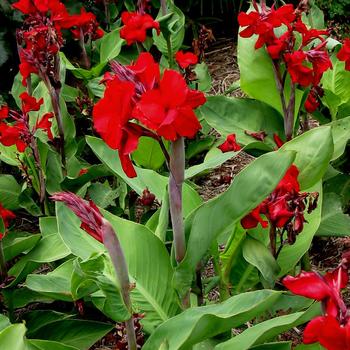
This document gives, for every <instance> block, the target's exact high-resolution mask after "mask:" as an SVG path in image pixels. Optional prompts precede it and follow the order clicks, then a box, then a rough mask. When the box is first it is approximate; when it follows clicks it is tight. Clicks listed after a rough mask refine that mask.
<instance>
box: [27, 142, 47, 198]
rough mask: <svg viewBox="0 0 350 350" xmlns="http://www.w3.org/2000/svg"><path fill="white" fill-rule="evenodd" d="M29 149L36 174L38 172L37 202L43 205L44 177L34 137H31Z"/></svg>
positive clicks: (44, 192)
mask: <svg viewBox="0 0 350 350" xmlns="http://www.w3.org/2000/svg"><path fill="white" fill-rule="evenodd" d="M31 148H32V150H33V155H34V160H35V165H36V166H37V168H38V172H39V200H40V203H43V202H44V200H45V194H46V185H45V177H44V172H43V169H42V166H41V160H40V153H39V149H38V144H37V142H36V140H35V138H34V136H33V139H32V142H31Z"/></svg>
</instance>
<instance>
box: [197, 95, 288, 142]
mask: <svg viewBox="0 0 350 350" xmlns="http://www.w3.org/2000/svg"><path fill="white" fill-rule="evenodd" d="M200 113H201V115H202V116H203V117H204V119H205V120H206V122H207V123H208V124H209V125H210V126H212V127H213V128H214V129H215V130H217V131H218V132H219V133H220V134H221V135H222V136H225V137H226V136H227V135H229V134H233V133H234V134H236V136H237V140H238V142H239V143H242V144H244V145H247V144H249V143H252V142H256V140H255V139H254V138H253V137H251V136H249V135H247V134H246V133H245V131H248V132H258V131H265V132H266V133H267V134H268V137H267V138H266V139H265V140H266V142H267V144H268V145H269V146H270V148H271V149H273V148H274V147H275V146H276V144H275V143H274V141H273V134H274V133H276V134H278V135H280V136H282V135H284V128H283V119H282V118H281V114H280V113H278V112H277V111H276V110H274V109H273V108H271V107H270V106H269V105H268V104H266V103H264V102H260V101H256V100H253V99H249V98H235V97H225V96H210V97H208V98H207V102H206V103H205V104H204V105H203V106H202V107H200Z"/></svg>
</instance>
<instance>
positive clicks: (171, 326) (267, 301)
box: [143, 290, 280, 350]
mask: <svg viewBox="0 0 350 350" xmlns="http://www.w3.org/2000/svg"><path fill="white" fill-rule="evenodd" d="M279 296H280V293H279V292H275V291H270V290H260V291H255V292H249V293H244V294H239V295H236V296H233V297H231V298H230V299H228V300H226V301H225V302H223V303H221V304H213V305H208V306H202V307H195V308H191V309H188V310H185V311H184V312H182V313H181V314H179V315H177V316H175V317H173V318H171V319H170V320H168V321H166V322H165V323H163V324H162V325H160V326H159V327H158V328H157V329H156V331H155V332H154V333H153V334H152V335H151V336H150V337H149V339H148V340H147V342H146V344H145V345H144V347H143V350H158V349H167V350H185V349H191V347H192V346H193V345H194V344H197V343H200V342H201V341H203V340H205V339H208V338H212V337H214V336H216V335H218V334H221V333H224V332H226V331H228V330H230V329H232V328H235V327H238V326H240V325H241V324H243V323H245V322H247V321H249V320H251V319H252V318H255V317H257V316H259V315H261V313H263V312H264V311H265V310H266V309H268V308H269V307H270V306H271V305H272V304H273V303H274V302H275V301H276V300H277V299H278V298H279Z"/></svg>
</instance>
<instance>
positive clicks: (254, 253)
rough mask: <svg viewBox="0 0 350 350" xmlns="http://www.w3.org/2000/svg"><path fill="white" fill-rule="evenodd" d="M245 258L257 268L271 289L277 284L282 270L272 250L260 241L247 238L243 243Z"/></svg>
mask: <svg viewBox="0 0 350 350" xmlns="http://www.w3.org/2000/svg"><path fill="white" fill-rule="evenodd" d="M242 249H243V257H244V259H245V260H247V261H248V262H249V263H250V264H252V265H253V266H255V267H256V268H257V269H258V270H259V271H260V272H261V274H262V276H263V278H264V279H265V280H266V281H267V282H268V283H269V285H270V286H271V287H273V285H274V284H275V281H276V279H277V276H278V273H279V271H280V268H279V266H278V264H277V262H276V260H275V259H274V257H273V256H272V254H271V252H270V250H269V249H268V248H267V247H266V246H265V245H264V244H263V243H262V242H260V241H258V240H256V239H254V238H252V237H247V238H246V239H245V240H244V242H243V246H242Z"/></svg>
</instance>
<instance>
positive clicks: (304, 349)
mask: <svg viewBox="0 0 350 350" xmlns="http://www.w3.org/2000/svg"><path fill="white" fill-rule="evenodd" d="M295 350H326V349H325V348H324V347H323V346H322V345H320V344H319V343H315V344H310V345H304V344H302V345H298V346H297V347H296V348H295Z"/></svg>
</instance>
